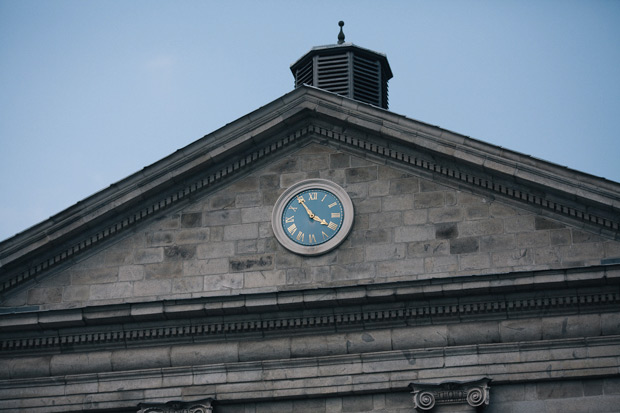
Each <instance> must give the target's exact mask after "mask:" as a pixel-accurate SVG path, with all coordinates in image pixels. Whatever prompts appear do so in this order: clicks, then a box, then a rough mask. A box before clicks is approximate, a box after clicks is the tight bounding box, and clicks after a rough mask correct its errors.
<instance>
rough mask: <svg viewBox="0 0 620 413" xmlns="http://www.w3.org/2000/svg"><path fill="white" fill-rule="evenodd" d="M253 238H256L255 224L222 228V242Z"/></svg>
mask: <svg viewBox="0 0 620 413" xmlns="http://www.w3.org/2000/svg"><path fill="white" fill-rule="evenodd" d="M255 238H258V225H257V224H256V223H252V224H239V225H228V226H226V227H224V241H236V240H242V239H255Z"/></svg>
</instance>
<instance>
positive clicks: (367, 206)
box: [2, 144, 620, 309]
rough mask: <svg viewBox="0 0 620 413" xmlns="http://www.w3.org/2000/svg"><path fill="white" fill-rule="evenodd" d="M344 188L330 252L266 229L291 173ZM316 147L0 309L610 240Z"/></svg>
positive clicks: (511, 256) (200, 291)
mask: <svg viewBox="0 0 620 413" xmlns="http://www.w3.org/2000/svg"><path fill="white" fill-rule="evenodd" d="M310 177H321V178H327V179H331V180H333V181H335V182H337V183H338V184H340V185H341V186H343V187H344V188H345V189H346V190H347V192H348V193H349V194H350V196H351V198H352V200H353V203H354V207H355V211H356V215H355V222H354V226H353V231H352V233H351V234H350V236H349V238H348V239H347V241H345V243H344V244H343V245H342V246H341V247H339V248H338V249H337V250H336V251H333V252H331V253H329V254H326V255H323V256H320V257H315V258H303V257H300V256H297V255H294V254H292V253H290V252H288V251H286V250H285V249H283V248H282V247H281V246H280V245H279V244H278V243H277V241H276V240H275V238H274V236H273V232H272V229H271V222H270V217H271V210H272V206H273V204H274V202H275V200H276V198H277V197H278V195H279V194H280V193H281V192H282V191H283V190H284V189H285V188H287V187H288V186H290V185H291V184H293V183H295V182H298V181H299V180H302V179H306V178H310ZM537 212H539V211H536V210H527V209H521V208H519V207H517V206H515V205H509V204H507V203H503V202H501V201H500V200H495V199H492V198H485V197H483V196H479V195H474V194H471V193H468V192H465V191H462V190H459V189H455V188H451V187H448V186H445V185H441V184H437V183H434V182H431V181H430V180H428V179H425V178H422V177H418V176H415V175H414V172H413V171H412V172H406V171H404V170H397V169H394V168H392V167H389V166H386V165H382V164H376V163H374V162H373V161H371V160H368V159H363V158H359V157H356V156H354V155H351V154H349V153H345V152H340V151H338V150H337V149H335V148H331V147H327V146H321V145H317V144H313V145H310V146H308V147H306V148H302V149H300V150H298V151H297V152H295V153H293V154H290V155H288V156H286V157H285V158H282V159H281V160H280V161H279V162H276V163H274V164H272V165H271V166H268V167H265V168H263V169H261V170H258V171H255V172H254V173H253V174H252V175H250V176H247V177H245V178H242V179H240V180H238V181H236V182H235V183H232V184H231V185H230V186H228V187H226V188H224V189H222V190H220V191H219V192H216V193H213V194H210V195H206V196H204V197H203V198H201V199H197V200H196V201H194V203H193V204H191V205H189V206H187V207H186V208H185V209H183V210H181V211H174V212H168V213H166V214H164V215H162V216H160V217H158V218H157V219H156V220H154V221H151V222H150V223H149V224H147V225H145V226H144V227H142V228H141V229H140V230H139V231H137V232H136V233H132V234H129V235H126V236H125V237H124V239H122V240H120V241H118V242H116V243H115V244H113V245H109V246H108V247H106V248H104V249H100V250H99V251H97V253H96V254H95V255H93V256H91V257H89V258H86V259H83V260H81V261H80V262H78V263H76V264H75V265H73V266H71V267H69V268H67V269H65V270H62V271H60V272H59V273H58V274H56V275H53V276H51V277H48V278H46V279H44V280H42V281H41V282H40V283H39V284H37V285H35V286H33V287H31V288H29V289H28V290H27V291H23V292H21V293H20V294H16V295H14V296H13V297H10V298H9V299H7V300H6V301H5V302H3V303H2V306H3V307H30V308H37V307H38V308H40V309H58V308H66V307H75V306H83V305H100V304H113V303H121V302H140V301H149V300H153V299H162V298H167V299H178V298H191V297H199V296H212V295H230V294H237V293H241V292H243V293H252V292H263V291H276V290H287V289H293V288H314V287H317V286H322V287H325V286H330V285H334V286H335V285H350V284H359V283H362V284H365V283H375V282H390V281H402V280H412V279H423V278H441V277H448V276H455V275H463V276H464V275H479V274H488V273H503V272H511V271H528V270H541V269H549V268H566V267H579V266H588V265H598V264H600V263H601V260H604V259H607V258H617V257H620V243H618V242H615V241H611V240H607V239H605V238H603V237H601V236H598V235H595V234H592V233H589V232H586V231H584V230H581V229H579V228H571V227H569V226H567V225H564V224H562V223H560V222H558V221H555V220H553V219H552V218H550V217H543V216H541V215H539V214H538V213H537Z"/></svg>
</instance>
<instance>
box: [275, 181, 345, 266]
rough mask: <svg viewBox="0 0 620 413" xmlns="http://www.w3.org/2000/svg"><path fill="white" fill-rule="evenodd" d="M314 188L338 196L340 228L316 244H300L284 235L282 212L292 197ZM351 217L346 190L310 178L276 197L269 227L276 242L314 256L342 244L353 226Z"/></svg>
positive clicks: (298, 252)
mask: <svg viewBox="0 0 620 413" xmlns="http://www.w3.org/2000/svg"><path fill="white" fill-rule="evenodd" d="M315 188H316V189H322V190H325V191H329V192H331V193H332V194H334V196H335V197H336V198H338V201H340V203H341V204H342V208H343V211H344V217H343V221H342V224H341V226H340V230H339V231H338V232H337V233H336V235H334V236H333V237H332V238H331V239H329V240H327V241H326V242H324V243H322V244H318V245H301V244H298V243H296V242H294V241H293V240H292V239H290V238H289V237H288V236H287V235H286V233H285V229H284V227H283V226H282V214H283V213H284V209H285V207H286V205H287V204H288V203H289V201H290V200H291V199H292V197H294V196H296V195H297V194H298V193H300V192H303V191H306V190H308V189H315ZM353 217H354V211H353V202H351V198H350V197H349V194H348V193H347V191H345V190H344V189H343V188H342V187H341V186H340V185H338V184H336V183H335V182H332V181H329V180H327V179H320V178H312V179H306V180H303V181H300V182H298V183H296V184H294V185H291V186H290V187H288V188H287V189H286V190H285V191H284V192H283V193H282V194H281V195H280V196H279V197H278V200H277V201H276V203H275V205H274V207H273V212H272V214H271V227H272V229H273V233H274V235H275V236H276V239H277V240H278V242H279V243H280V244H281V245H282V246H283V247H284V248H286V249H287V250H289V251H291V252H294V253H295V254H299V255H307V256H315V255H321V254H325V253H327V252H329V251H332V250H333V249H334V248H336V247H337V246H339V245H340V244H342V242H343V241H344V240H345V239H346V237H347V236H348V235H349V232H350V231H351V228H352V226H353Z"/></svg>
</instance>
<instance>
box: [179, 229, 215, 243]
mask: <svg viewBox="0 0 620 413" xmlns="http://www.w3.org/2000/svg"><path fill="white" fill-rule="evenodd" d="M210 235H211V230H210V229H209V228H191V229H184V230H181V231H179V232H177V234H176V243H177V244H178V245H185V244H203V243H206V242H208V241H209V238H210Z"/></svg>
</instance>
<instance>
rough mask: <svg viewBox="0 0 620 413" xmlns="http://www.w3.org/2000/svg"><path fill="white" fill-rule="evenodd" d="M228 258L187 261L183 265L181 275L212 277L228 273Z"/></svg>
mask: <svg viewBox="0 0 620 413" xmlns="http://www.w3.org/2000/svg"><path fill="white" fill-rule="evenodd" d="M228 266H229V262H228V258H213V259H208V260H197V261H187V262H184V263H183V275H184V276H186V277H187V276H190V277H191V276H195V275H213V274H223V273H226V272H228Z"/></svg>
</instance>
